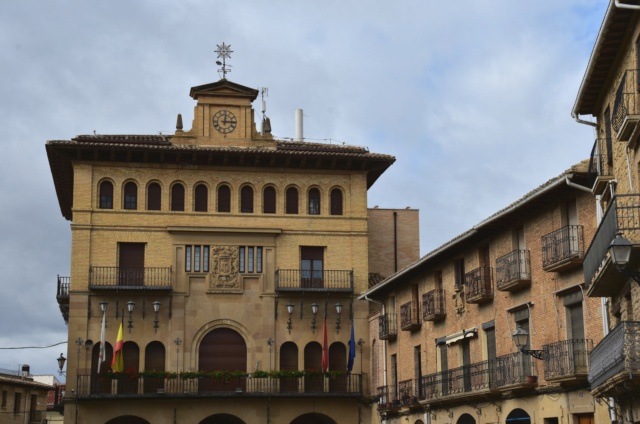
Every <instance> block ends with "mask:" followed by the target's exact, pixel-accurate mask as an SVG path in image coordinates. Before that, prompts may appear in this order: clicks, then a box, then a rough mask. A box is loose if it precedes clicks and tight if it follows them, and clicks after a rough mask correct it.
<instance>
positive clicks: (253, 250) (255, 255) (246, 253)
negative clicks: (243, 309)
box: [238, 246, 262, 274]
mask: <svg viewBox="0 0 640 424" xmlns="http://www.w3.org/2000/svg"><path fill="white" fill-rule="evenodd" d="M238 270H239V272H240V273H252V274H253V273H262V247H261V246H240V247H239V248H238Z"/></svg>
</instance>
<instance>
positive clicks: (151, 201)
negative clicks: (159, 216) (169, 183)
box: [147, 183, 162, 211]
mask: <svg viewBox="0 0 640 424" xmlns="http://www.w3.org/2000/svg"><path fill="white" fill-rule="evenodd" d="M161 198H162V189H161V188H160V184H158V183H151V184H149V187H147V209H148V210H150V211H159V210H160V207H161Z"/></svg>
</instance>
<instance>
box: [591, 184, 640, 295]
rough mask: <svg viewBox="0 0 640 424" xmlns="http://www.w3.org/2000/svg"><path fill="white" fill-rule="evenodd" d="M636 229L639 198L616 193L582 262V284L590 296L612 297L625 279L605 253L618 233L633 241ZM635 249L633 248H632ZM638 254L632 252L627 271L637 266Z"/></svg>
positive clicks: (638, 228)
mask: <svg viewBox="0 0 640 424" xmlns="http://www.w3.org/2000/svg"><path fill="white" fill-rule="evenodd" d="M638 230H640V195H639V194H619V195H617V196H615V197H614V198H613V199H612V200H611V202H610V203H609V206H608V207H607V211H606V212H605V214H604V216H603V218H602V221H601V222H600V225H599V226H598V229H597V230H596V234H595V235H594V237H593V240H592V241H591V245H590V246H589V248H588V249H587V252H586V254H585V259H584V266H583V268H584V281H585V284H586V286H587V294H588V295H589V296H592V297H610V296H615V295H616V294H617V293H618V292H619V291H620V290H621V289H622V286H623V285H624V284H625V283H626V282H627V278H626V277H625V276H624V275H622V274H621V273H620V272H619V271H618V270H617V269H616V267H615V265H613V264H612V263H611V260H610V259H609V255H608V253H607V250H608V248H609V245H610V244H611V242H612V241H613V239H614V238H615V237H616V234H618V233H619V232H620V233H622V234H623V235H624V236H625V237H627V238H629V239H630V240H632V241H634V240H637V239H638V237H637V233H636V232H637V231H638ZM634 249H636V250H637V247H634ZM639 260H640V255H639V254H638V252H635V254H634V253H633V252H632V255H631V261H630V263H629V264H628V265H627V267H628V268H631V269H635V268H634V267H637V265H638V261H639Z"/></svg>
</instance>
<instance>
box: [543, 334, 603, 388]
mask: <svg viewBox="0 0 640 424" xmlns="http://www.w3.org/2000/svg"><path fill="white" fill-rule="evenodd" d="M591 349H593V341H592V340H585V339H571V340H563V341H559V342H556V343H550V344H547V345H544V346H542V350H543V352H544V353H543V358H544V359H543V360H544V378H545V380H547V381H548V382H559V383H561V384H571V383H584V382H586V381H587V375H588V373H589V361H588V358H589V352H590V351H591Z"/></svg>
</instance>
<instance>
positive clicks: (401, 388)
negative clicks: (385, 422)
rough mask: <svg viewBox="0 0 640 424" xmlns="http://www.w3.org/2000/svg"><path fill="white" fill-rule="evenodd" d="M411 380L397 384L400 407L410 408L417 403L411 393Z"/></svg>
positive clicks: (416, 399)
mask: <svg viewBox="0 0 640 424" xmlns="http://www.w3.org/2000/svg"><path fill="white" fill-rule="evenodd" d="M413 387H414V384H413V380H403V381H399V382H398V399H399V400H400V404H401V405H402V406H411V405H415V404H417V403H418V397H417V396H416V394H415V393H414V391H413Z"/></svg>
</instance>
